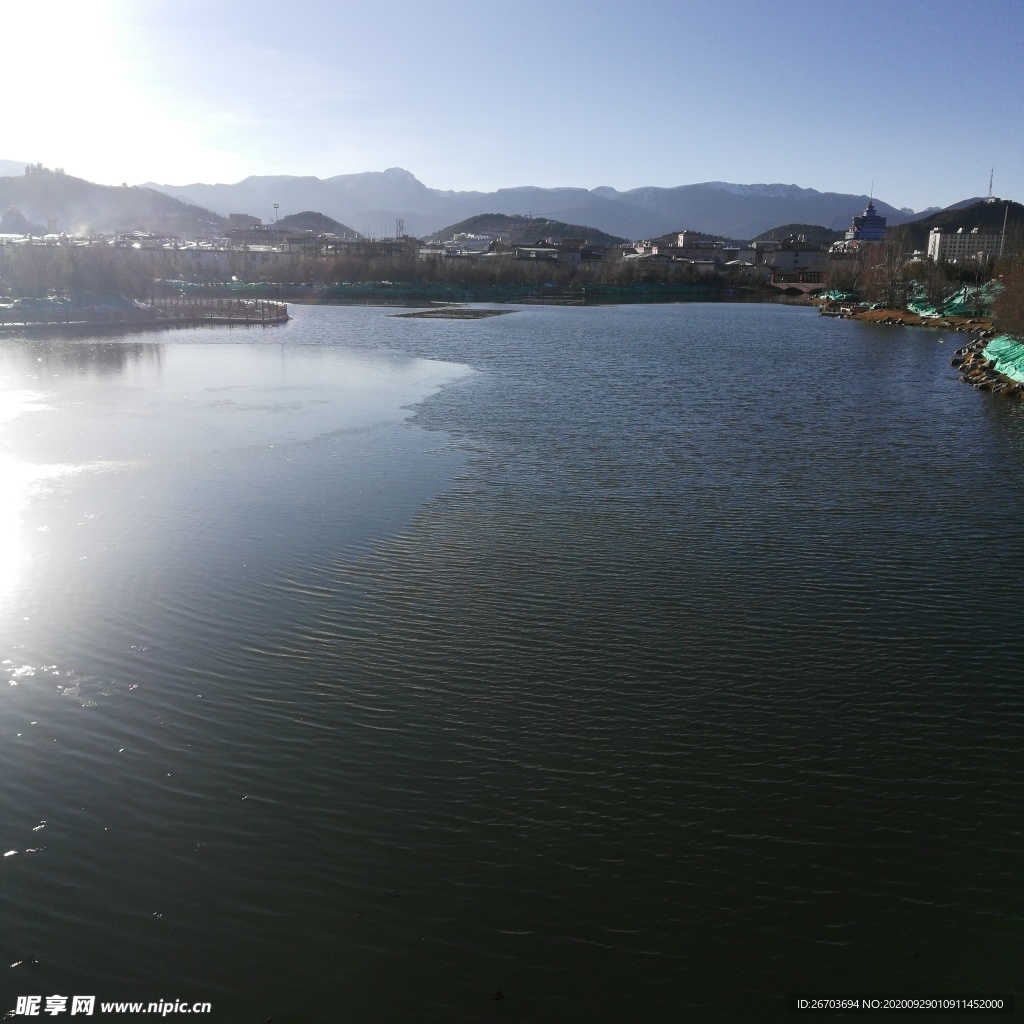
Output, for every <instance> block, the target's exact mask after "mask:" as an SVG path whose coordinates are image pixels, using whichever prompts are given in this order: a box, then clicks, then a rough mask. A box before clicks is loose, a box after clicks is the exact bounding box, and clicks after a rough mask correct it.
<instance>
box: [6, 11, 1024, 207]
mask: <svg viewBox="0 0 1024 1024" xmlns="http://www.w3.org/2000/svg"><path fill="white" fill-rule="evenodd" d="M5 20H6V34H7V36H8V38H9V39H12V40H17V41H18V45H16V46H12V47H10V48H8V52H7V54H6V56H5V62H6V69H7V80H8V81H9V82H15V81H25V82H32V83H33V87H32V88H31V89H25V90H22V91H21V92H20V93H19V94H18V96H17V100H16V102H14V103H12V104H11V105H10V107H9V108H8V110H7V111H6V112H5V131H4V136H5V143H4V152H2V153H0V156H2V157H4V158H6V159H10V160H18V161H25V162H37V161H38V162H42V163H43V164H45V165H47V166H59V167H64V168H66V169H67V171H68V173H70V174H75V175H78V176H80V177H83V178H87V179H90V180H93V181H98V182H102V183H106V184H121V183H122V182H127V183H129V184H136V183H142V182H145V181H155V182H162V183H165V184H177V185H185V184H189V183H192V182H234V181H238V180H240V179H242V178H245V177H247V176H249V175H272V174H287V175H316V176H318V177H330V176H333V175H338V174H347V173H358V172H364V171H379V170H383V169H384V168H387V167H394V166H400V167H404V168H407V169H408V170H410V171H411V172H413V173H414V174H415V175H416V176H417V178H419V180H420V181H422V182H424V183H425V184H427V185H428V186H431V187H434V188H441V189H454V190H466V189H477V190H485V191H490V190H493V189H497V188H500V187H509V186H516V185H536V186H542V187H554V186H569V185H571V186H579V187H584V188H594V187H597V186H600V185H611V186H613V187H615V188H616V189H619V190H624V189H631V188H636V187H639V186H643V185H657V186H665V187H669V186H676V185H681V184H688V183H693V182H702V181H716V180H720V181H729V182H744V183H752V182H781V183H787V184H796V185H800V186H802V187H805V188H807V187H809V188H815V189H818V190H821V191H834V192H844V193H852V194H864V193H865V192H868V191H871V190H872V189H873V192H874V195H876V196H879V197H881V198H883V199H884V200H885V201H886V202H887V203H889V204H892V205H893V206H896V207H910V208H912V209H914V210H922V209H924V208H926V207H931V206H946V205H949V204H951V203H955V202H958V201H960V200H963V199H964V198H966V197H969V196H977V195H984V194H985V191H986V188H987V185H988V179H989V173H990V170H991V168H993V167H994V168H995V182H994V190H995V192H996V194H998V195H1001V196H1004V197H1008V198H1019V197H1021V196H1022V195H1024V159H1022V157H1024V145H1022V141H1021V136H1020V133H1019V132H1017V131H1011V130H1010V126H1012V125H1016V124H1017V122H1018V120H1019V111H1018V110H1017V106H1016V104H1017V102H1018V100H1019V96H1020V95H1021V92H1022V86H1024V71H1022V70H1021V66H1020V62H1019V60H1018V55H1019V53H1020V47H1021V43H1022V41H1024V40H1022V35H1024V32H1022V24H1024V23H1022V19H1021V17H1020V7H1019V5H1018V4H1017V3H1015V2H1009V0H988V2H982V3H977V4H971V5H965V4H962V3H958V2H953V0H938V2H935V0H932V2H927V3H926V2H919V0H912V2H904V3H900V4H893V3H890V2H874V0H860V2H855V3H846V4H839V3H825V4H823V5H820V6H818V7H816V8H814V9H813V11H811V12H805V13H800V14H799V15H798V16H794V15H792V14H787V15H786V16H780V11H779V9H778V8H777V7H775V6H772V5H765V4H762V3H754V2H740V3H733V4H730V5H727V6H721V7H707V6H705V5H698V4H674V3H667V2H646V3H641V4H638V5H628V6H626V5H621V4H612V3H606V2H597V3H591V4H588V5H587V6H586V8H585V11H584V10H583V9H582V8H580V7H578V6H570V5H568V4H547V3H540V2H533V0H521V2H517V3H514V4H508V5H480V4H470V3H464V2H451V3H446V4H442V5H435V4H418V3H413V2H409V0H404V2H397V3H392V4H389V5H387V6H386V7H375V8H373V9H371V8H370V7H369V5H364V4H353V3H341V4H330V5H327V4H323V3H317V2H313V0H298V2H294V3H289V4H287V5H285V4H281V3H279V2H276V0H274V2H272V0H262V2H255V3H246V4H245V5H242V4H241V3H238V2H235V0H224V2H213V3H199V2H198V0H175V2H173V3H171V2H169V0H154V2H149V3H146V4H143V5H140V4H132V3H128V2H127V0H95V2H90V3H86V4H76V3H70V2H69V3H56V4H49V5H45V6H44V5H33V6H30V5H18V6H15V7H13V8H11V9H9V10H7V11H6V12H5ZM44 67H45V74H40V69H41V68H44Z"/></svg>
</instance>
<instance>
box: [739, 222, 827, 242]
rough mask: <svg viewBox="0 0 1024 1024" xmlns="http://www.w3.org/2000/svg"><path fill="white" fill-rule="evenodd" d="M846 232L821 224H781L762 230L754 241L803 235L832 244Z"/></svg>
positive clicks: (810, 240) (772, 240)
mask: <svg viewBox="0 0 1024 1024" xmlns="http://www.w3.org/2000/svg"><path fill="white" fill-rule="evenodd" d="M843 234H844V232H842V231H833V230H832V229H831V228H825V227H822V226H821V225H820V224H780V225H779V226H778V227H777V228H770V229H769V230H768V231H762V232H761V234H759V235H758V236H757V237H756V238H752V239H751V241H752V242H782V241H785V239H787V238H799V237H800V236H801V235H803V236H804V238H806V239H807V241H808V242H811V243H813V244H815V245H831V244H832V243H833V242H838V241H839V239H840V238H842V237H843Z"/></svg>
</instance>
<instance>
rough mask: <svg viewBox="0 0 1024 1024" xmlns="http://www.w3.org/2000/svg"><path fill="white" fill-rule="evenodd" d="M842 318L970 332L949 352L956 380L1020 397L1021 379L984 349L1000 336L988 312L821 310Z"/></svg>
mask: <svg viewBox="0 0 1024 1024" xmlns="http://www.w3.org/2000/svg"><path fill="white" fill-rule="evenodd" d="M821 312H822V315H825V316H837V317H842V318H843V319H849V320H859V321H861V322H862V323H873V324H879V325H880V326H887V327H924V328H931V329H932V330H943V331H957V332H959V333H964V334H973V335H975V337H974V338H973V339H972V340H971V341H969V342H968V343H967V344H966V345H963V346H961V347H960V348H958V349H957V350H956V352H955V353H954V354H953V357H952V358H951V359H950V364H951V365H952V366H954V367H958V368H959V370H960V378H959V379H960V380H961V381H962V382H963V383H965V384H970V385H971V387H973V388H977V389H978V390H979V391H990V392H992V394H994V395H1000V396H1002V397H1003V398H1015V399H1018V400H1020V401H1024V381H1019V380H1016V379H1015V378H1013V377H1011V376H1009V375H1008V374H1005V373H1002V372H1000V371H999V370H998V369H997V368H996V366H997V364H996V360H994V359H992V358H991V357H990V356H989V355H987V353H986V349H987V348H988V345H989V342H992V341H995V340H996V339H997V338H1000V337H1003V335H1000V334H999V333H998V331H997V330H996V328H995V326H994V324H993V322H992V318H991V317H988V316H973V317H965V316H938V317H922V316H919V315H918V314H917V313H911V312H910V311H909V310H905V309H866V310H861V311H859V312H850V313H825V312H824V311H823V310H822V311H821Z"/></svg>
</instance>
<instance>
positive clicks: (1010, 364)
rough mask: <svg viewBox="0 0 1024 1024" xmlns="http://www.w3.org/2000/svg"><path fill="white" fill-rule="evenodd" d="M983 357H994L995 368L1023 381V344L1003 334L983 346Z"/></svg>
mask: <svg viewBox="0 0 1024 1024" xmlns="http://www.w3.org/2000/svg"><path fill="white" fill-rule="evenodd" d="M985 358H986V359H994V360H995V364H996V370H998V371H999V373H1005V374H1006V376H1007V377H1012V378H1013V379H1014V380H1019V381H1024V344H1022V343H1021V342H1019V341H1014V340H1013V339H1012V338H1008V337H1007V336H1006V335H1005V334H1003V335H1000V336H999V337H998V338H993V339H992V340H991V341H990V342H989V343H988V344H987V345H986V346H985Z"/></svg>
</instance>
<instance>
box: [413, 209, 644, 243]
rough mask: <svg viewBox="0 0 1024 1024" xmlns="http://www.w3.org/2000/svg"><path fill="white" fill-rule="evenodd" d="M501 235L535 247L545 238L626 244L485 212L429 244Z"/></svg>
mask: <svg viewBox="0 0 1024 1024" xmlns="http://www.w3.org/2000/svg"><path fill="white" fill-rule="evenodd" d="M463 233H464V234H471V235H483V234H490V235H494V234H500V235H502V236H503V238H504V240H505V241H506V242H508V243H509V244H511V245H533V243H534V242H536V241H538V240H539V239H542V238H550V239H551V240H552V241H553V242H560V241H562V239H563V238H582V239H584V240H585V241H587V242H589V243H590V244H591V245H609V246H613V245H622V244H623V243H624V242H625V241H626V239H624V238H618V237H616V236H615V235H609V234H606V233H605V232H604V231H598V229H597V228H591V227H587V226H586V225H584V224H566V223H565V222H564V221H560V220H547V219H545V218H544V217H527V216H515V215H513V216H509V215H508V214H504V213H481V214H478V215H477V216H475V217H469V218H468V219H466V220H462V221H459V223H458V224H449V225H448V227H446V228H442V229H441V230H440V231H435V232H434V233H433V234H432V235H431V236H430V237H429V241H432V242H443V241H446V240H447V239H449V238H451V237H452V236H453V235H457V234H463Z"/></svg>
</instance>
